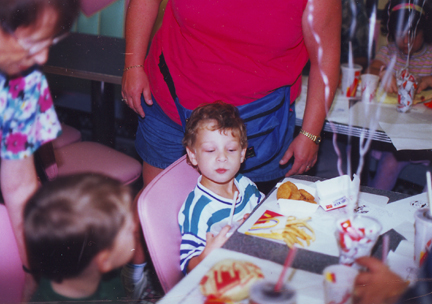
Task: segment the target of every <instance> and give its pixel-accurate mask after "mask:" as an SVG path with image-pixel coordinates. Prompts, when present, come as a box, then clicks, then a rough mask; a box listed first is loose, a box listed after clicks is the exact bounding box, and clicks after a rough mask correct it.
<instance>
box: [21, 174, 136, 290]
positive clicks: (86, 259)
mask: <svg viewBox="0 0 432 304" xmlns="http://www.w3.org/2000/svg"><path fill="white" fill-rule="evenodd" d="M131 202H132V196H131V193H130V189H129V187H127V186H124V185H122V184H121V183H120V182H119V181H117V180H114V179H112V178H110V177H106V176H104V175H100V174H79V175H71V176H67V177H60V178H58V179H57V180H55V181H53V182H50V183H48V184H46V185H44V186H42V187H41V188H40V189H39V190H38V191H37V192H36V194H35V195H33V197H31V198H30V200H29V201H28V203H27V205H26V206H25V209H24V237H25V243H26V247H27V256H28V259H29V264H30V270H31V272H32V273H33V274H34V275H35V277H36V278H37V279H38V278H39V277H41V276H43V277H46V278H48V279H49V280H53V281H55V282H59V283H60V282H61V281H62V280H63V279H65V278H73V277H76V276H77V275H79V274H80V273H81V271H83V270H84V269H85V268H86V267H87V266H88V265H89V264H90V262H91V261H92V259H93V258H94V257H95V256H96V255H97V254H98V253H99V252H101V251H102V250H104V249H109V248H110V247H111V246H112V245H113V242H114V240H115V238H116V236H117V233H118V232H119V231H120V230H121V228H122V227H123V226H124V225H125V223H126V220H127V217H128V216H130V215H131V212H132V211H131Z"/></svg>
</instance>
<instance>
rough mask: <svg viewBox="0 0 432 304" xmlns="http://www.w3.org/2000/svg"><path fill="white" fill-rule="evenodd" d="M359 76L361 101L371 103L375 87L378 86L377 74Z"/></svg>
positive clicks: (373, 99) (373, 98)
mask: <svg viewBox="0 0 432 304" xmlns="http://www.w3.org/2000/svg"><path fill="white" fill-rule="evenodd" d="M360 78H361V91H362V101H363V102H366V103H371V102H373V101H375V94H376V89H377V87H378V82H379V76H377V75H373V74H363V75H361V76H360Z"/></svg>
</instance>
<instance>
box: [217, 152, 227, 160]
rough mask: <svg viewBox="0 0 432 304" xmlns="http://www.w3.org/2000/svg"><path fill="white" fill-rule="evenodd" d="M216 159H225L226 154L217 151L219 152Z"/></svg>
mask: <svg viewBox="0 0 432 304" xmlns="http://www.w3.org/2000/svg"><path fill="white" fill-rule="evenodd" d="M217 159H218V161H226V160H227V156H226V154H225V152H223V151H222V152H219V154H218V158H217Z"/></svg>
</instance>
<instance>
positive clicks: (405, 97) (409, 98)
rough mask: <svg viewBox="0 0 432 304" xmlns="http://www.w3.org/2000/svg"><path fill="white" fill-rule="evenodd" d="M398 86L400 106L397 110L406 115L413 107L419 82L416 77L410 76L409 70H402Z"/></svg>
mask: <svg viewBox="0 0 432 304" xmlns="http://www.w3.org/2000/svg"><path fill="white" fill-rule="evenodd" d="M396 84H397V87H398V105H397V108H396V109H397V110H398V111H399V112H401V113H406V112H408V111H409V110H410V109H411V107H412V105H413V101H414V94H415V91H416V89H417V82H416V80H415V77H414V75H412V74H410V73H409V71H408V70H407V69H402V70H401V71H400V72H399V73H398V75H397V77H396Z"/></svg>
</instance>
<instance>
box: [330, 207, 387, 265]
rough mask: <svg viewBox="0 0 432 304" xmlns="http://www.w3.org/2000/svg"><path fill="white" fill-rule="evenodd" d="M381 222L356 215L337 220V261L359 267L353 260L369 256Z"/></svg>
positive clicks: (379, 230)
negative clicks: (338, 255)
mask: <svg viewBox="0 0 432 304" xmlns="http://www.w3.org/2000/svg"><path fill="white" fill-rule="evenodd" d="M381 229H382V227H381V224H380V223H379V222H378V221H377V220H376V219H374V218H372V217H369V216H360V215H359V216H356V217H355V218H354V219H353V220H352V221H351V220H350V219H344V220H339V221H338V222H337V237H338V242H339V249H340V257H339V263H340V264H343V265H347V266H352V267H354V268H357V269H361V266H360V265H358V264H356V263H355V260H356V259H358V258H360V257H363V256H370V254H371V251H372V248H373V246H374V245H375V243H376V241H377V239H378V236H379V234H380V232H381Z"/></svg>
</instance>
